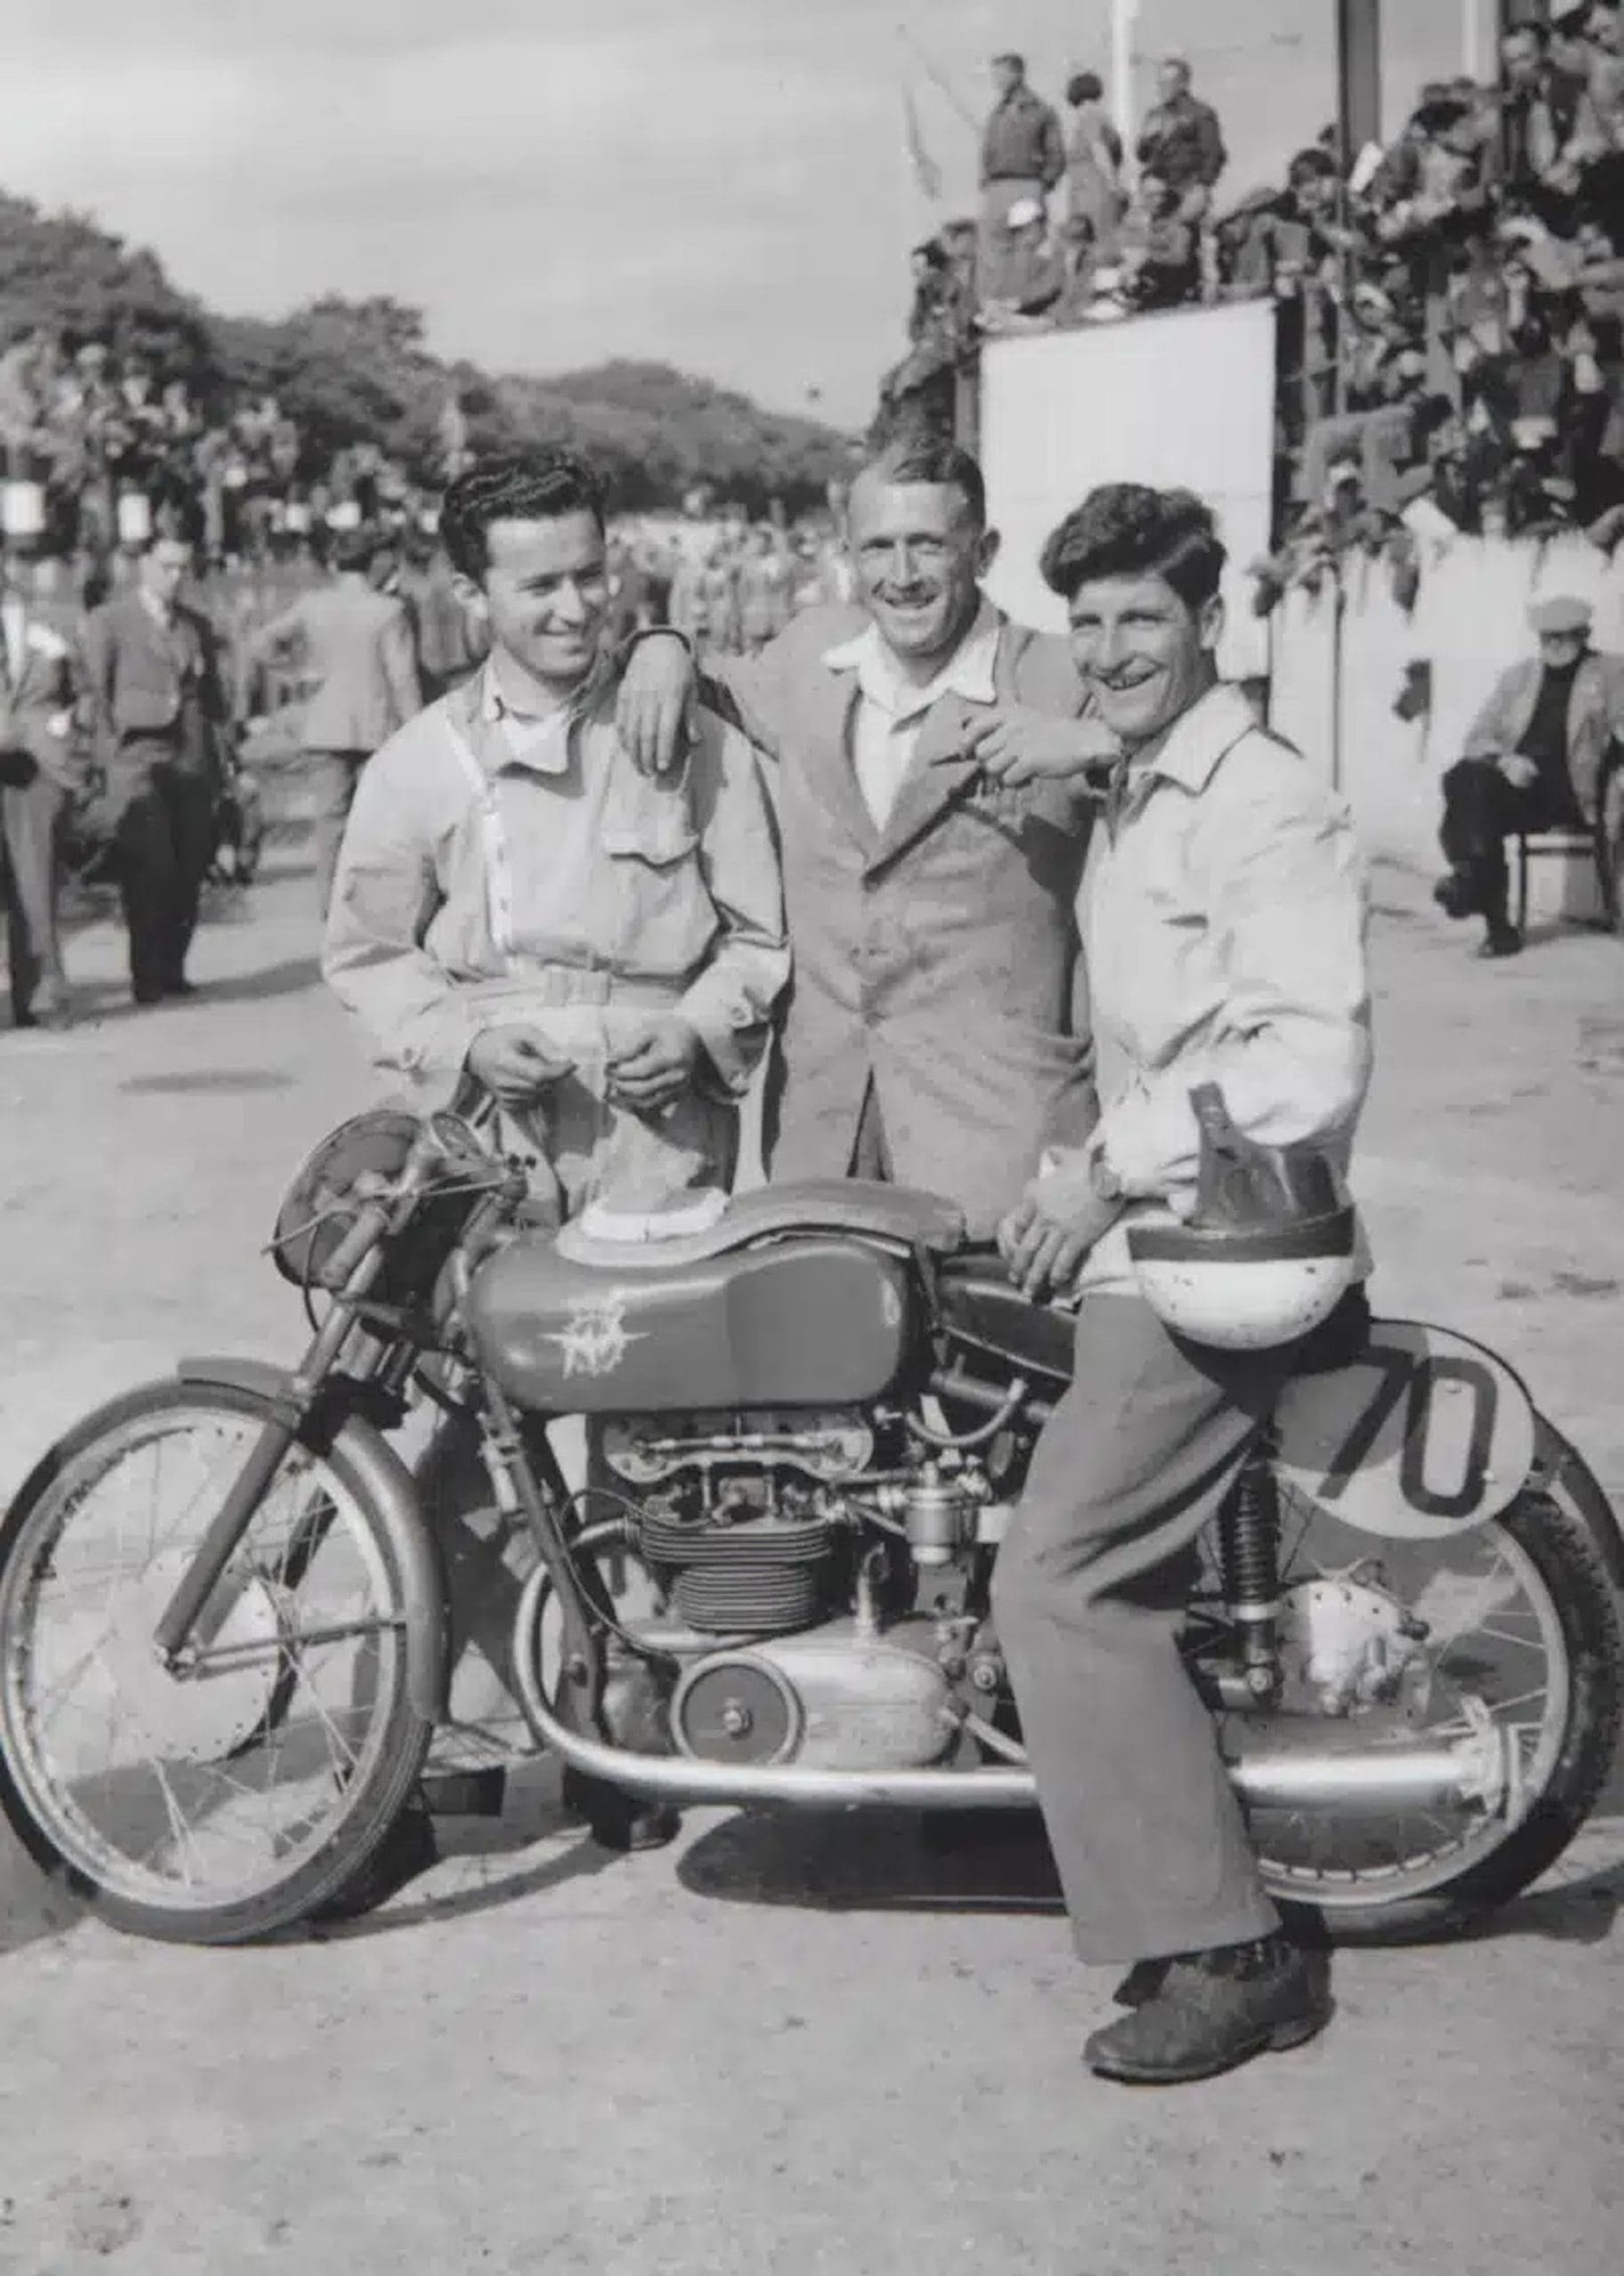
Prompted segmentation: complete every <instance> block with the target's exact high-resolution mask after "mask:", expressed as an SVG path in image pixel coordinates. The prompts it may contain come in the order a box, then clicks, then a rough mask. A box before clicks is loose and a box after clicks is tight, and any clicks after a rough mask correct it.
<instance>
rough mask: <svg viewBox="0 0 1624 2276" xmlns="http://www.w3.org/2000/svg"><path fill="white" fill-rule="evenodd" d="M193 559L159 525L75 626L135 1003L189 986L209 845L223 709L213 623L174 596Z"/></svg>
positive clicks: (179, 539) (174, 533)
mask: <svg viewBox="0 0 1624 2276" xmlns="http://www.w3.org/2000/svg"><path fill="white" fill-rule="evenodd" d="M191 565H192V548H191V545H190V542H189V541H188V539H187V538H186V537H185V536H184V535H182V534H181V533H180V531H179V530H178V529H177V528H175V527H173V526H170V527H164V526H162V525H160V527H159V528H158V530H157V531H156V533H155V534H154V535H153V537H152V538H151V539H149V540H148V544H147V547H146V549H145V551H144V552H143V553H142V555H141V557H140V565H139V570H138V577H137V583H136V586H135V589H134V590H133V592H131V593H129V594H126V595H123V596H121V597H119V598H117V599H116V600H111V601H108V602H106V603H105V604H104V605H102V606H101V607H100V608H99V609H96V610H94V611H93V612H92V614H91V616H90V618H89V620H88V621H87V623H86V626H85V630H84V676H85V682H86V686H87V690H88V693H89V697H90V701H91V705H92V714H93V718H94V725H95V733H96V740H97V744H98V748H99V755H100V760H101V764H102V765H103V767H104V769H105V771H106V774H107V781H108V799H109V805H110V807H111V813H112V821H113V843H114V849H115V854H116V861H117V864H118V876H119V885H120V887H121V889H122V892H123V895H124V922H125V924H126V926H128V928H129V933H130V979H131V985H132V992H133V994H134V998H135V1000H136V1002H137V1003H138V1004H156V1003H158V1002H159V1001H161V1000H162V998H164V997H166V996H187V995H189V994H190V993H191V982H189V981H188V979H187V977H186V956H187V950H188V948H189V947H190V946H191V940H192V934H193V932H194V931H195V929H196V924H197V905H198V900H199V896H200V894H201V893H202V890H203V881H204V877H205V876H206V875H207V873H208V868H209V863H210V862H211V861H212V859H213V854H214V837H215V813H216V802H217V799H218V796H219V789H220V762H221V748H220V746H221V741H222V738H223V735H224V732H225V727H226V722H227V719H228V705H227V701H226V693H225V689H224V685H223V684H222V681H221V677H220V661H219V644H218V641H217V639H216V637H215V634H214V629H213V627H212V625H211V624H210V623H209V622H208V621H207V619H206V618H204V617H203V616H200V615H199V614H198V613H197V612H196V610H195V609H190V608H187V607H185V606H183V605H182V604H181V602H180V587H181V585H182V583H183V582H184V581H185V580H186V577H187V576H188V573H189V572H190V569H191Z"/></svg>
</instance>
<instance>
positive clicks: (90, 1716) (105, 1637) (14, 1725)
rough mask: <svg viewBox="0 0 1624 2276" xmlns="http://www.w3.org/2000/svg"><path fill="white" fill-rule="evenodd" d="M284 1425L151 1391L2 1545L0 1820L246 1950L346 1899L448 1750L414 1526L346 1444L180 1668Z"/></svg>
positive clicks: (186, 1391)
mask: <svg viewBox="0 0 1624 2276" xmlns="http://www.w3.org/2000/svg"><path fill="white" fill-rule="evenodd" d="M266 1419H267V1408H266V1405H265V1402H264V1400H263V1399H261V1398H257V1397H256V1396H254V1394H253V1393H252V1392H250V1391H245V1390H234V1389H230V1388H226V1387H222V1386H218V1385H212V1384H209V1385H204V1384H197V1385H191V1384H178V1383H161V1384H153V1385H150V1386H148V1387H146V1388H144V1389H142V1390H135V1391H132V1392H130V1393H129V1394H128V1395H127V1396H126V1397H124V1398H120V1399H117V1400H116V1401H114V1402H113V1403H112V1404H111V1405H110V1406H105V1407H103V1408H101V1409H100V1411H99V1412H98V1413H96V1414H92V1415H90V1416H89V1417H87V1418H86V1420H85V1421H84V1423H80V1424H79V1425H78V1427H77V1428H76V1430H75V1431H72V1432H71V1433H70V1434H69V1435H68V1438H67V1439H64V1440H63V1441H61V1443H60V1445H59V1446H57V1447H54V1448H53V1449H52V1452H51V1454H50V1455H47V1456H46V1458H45V1459H44V1461H43V1462H42V1463H40V1464H39V1465H38V1467H37V1468H36V1471H35V1472H34V1474H33V1476H32V1477H31V1478H30V1479H28V1483H27V1484H26V1485H25V1487H23V1490H22V1492H21V1494H20V1496H19V1498H18V1500H17V1502H16V1503H15V1504H14V1506H13V1508H12V1511H11V1513H10V1515H9V1517H8V1518H7V1519H6V1522H5V1525H4V1528H3V1529H0V1803H3V1804H4V1808H5V1812H6V1815H8V1817H9V1818H10V1819H11V1821H12V1825H13V1826H14V1827H15V1828H16V1831H17V1832H18V1833H19V1835H20V1838H21V1839H22V1840H23V1841H24V1842H25V1843H26V1844H27V1846H28V1848H29V1849H30V1850H31V1851H32V1853H33V1854H34V1855H35V1856H36V1858H37V1859H38V1860H39V1862H40V1863H42V1864H43V1865H44V1866H45V1867H46V1868H47V1870H54V1871H60V1872H61V1873H63V1874H65V1876H66V1877H67V1879H68V1881H69V1883H70V1884H71V1886H72V1887H74V1888H75V1889H76V1891H77V1892H78V1893H79V1894H80V1895H82V1896H84V1898H85V1899H87V1901H88V1902H89V1903H91V1904H92V1906H93V1907H94V1909H95V1910H96V1911H99V1912H100V1913H101V1914H103V1915H104V1916H105V1917H106V1918H107V1919H109V1920H110V1921H112V1922H114V1923H115V1924H116V1926H118V1927H122V1928H127V1929H130V1930H132V1931H134V1932H135V1933H137V1934H139V1935H149V1936H160V1937H165V1938H170V1939H173V1940H177V1941H180V1942H184V1943H240V1942H243V1941H245V1940H247V1939H249V1938H252V1937H255V1936H260V1935H266V1934H268V1932H270V1931H271V1930H274V1929H276V1928H280V1927H286V1926H287V1925H289V1924H290V1923H292V1922H293V1921H295V1920H298V1919H301V1918H303V1917H305V1916H306V1915H308V1913H310V1912H312V1911H315V1910H316V1908H317V1907H318V1906H320V1905H322V1904H323V1903H327V1902H329V1901H331V1900H332V1898H333V1897H335V1896H336V1895H339V1894H340V1892H341V1891H342V1890H344V1889H345V1888H346V1887H348V1886H349V1885H350V1884H351V1883H352V1882H353V1880H354V1879H356V1876H357V1874H359V1873H360V1872H361V1871H363V1870H364V1867H365V1865H366V1863H367V1862H368V1861H369V1859H370V1858H371V1857H372V1854H373V1852H374V1851H375V1850H376V1848H377V1847H378V1846H379V1844H380V1841H381V1840H382V1839H383V1838H384V1836H385V1835H386V1834H387V1833H388V1830H389V1827H390V1825H391V1824H392V1823H393V1822H394V1820H395V1819H396V1815H398V1813H399V1811H400V1809H401V1807H402V1805H403V1803H404V1801H405V1799H406V1798H407V1796H408V1795H409V1793H410V1792H411V1791H412V1785H413V1783H414V1782H415V1780H416V1778H417V1775H418V1773H419V1771H420V1768H421V1767H422V1762H423V1757H424V1754H425V1751H426V1750H427V1747H428V1739H429V1735H430V1731H431V1728H432V1726H431V1725H430V1723H429V1722H428V1721H427V1720H426V1719H424V1718H423V1717H421V1716H420V1714H419V1712H418V1711H417V1710H416V1708H415V1707H414V1706H413V1704H412V1691H411V1686H410V1684H409V1681H408V1659H409V1653H410V1640H409V1639H410V1629H409V1625H408V1623H407V1619H406V1610H407V1606H406V1595H405V1591H406V1583H405V1579H404V1575H405V1573H406V1572H407V1571H408V1570H409V1569H410V1567H409V1561H408V1559H406V1558H405V1556H404V1554H403V1548H404V1544H403V1543H401V1542H400V1541H398V1540H397V1538H396V1527H398V1526H399V1524H400V1523H401V1520H400V1519H398V1518H397V1517H396V1515H395V1514H394V1513H393V1512H392V1511H388V1510H386V1509H382V1508H380V1507H379V1506H378V1505H377V1503H376V1502H375V1501H374V1499H373V1497H372V1495H370V1494H369V1492H368V1489H367V1485H366V1481H365V1475H364V1470H363V1469H362V1467H361V1466H360V1465H358V1463H356V1459H355V1457H354V1456H353V1455H349V1454H348V1453H347V1451H346V1447H345V1438H344V1433H343V1432H342V1431H340V1432H339V1434H338V1436H337V1438H336V1440H335V1442H334V1444H333V1445H332V1447H331V1449H330V1450H327V1451H324V1452H322V1453H319V1454H318V1453H316V1452H315V1451H314V1450H312V1449H310V1448H308V1447H295V1448H294V1449H293V1451H292V1453H291V1454H290V1455H289V1456H288V1457H287V1459H286V1460H285V1461H284V1463H283V1465H282V1467H281V1469H280V1470H279V1471H277V1473H276V1478H275V1479H274V1480H273V1482H272V1485H271V1487H270V1490H269V1492H268V1495H267V1496H266V1498H265V1501H264V1502H263V1503H262V1504H261V1506H260V1510H259V1511H257V1512H256V1514H255V1516H254V1519H253V1521H252V1525H251V1526H250V1527H249V1531H248V1534H247V1536H246V1538H245V1539H244V1542H243V1543H241V1545H240V1546H239V1548H238V1550H237V1551H236V1554H235V1556H234V1557H233V1559H232V1561H231V1564H230V1566H229V1567H228V1572H227V1575H226V1578H225V1580H224V1581H223V1582H222V1583H221V1586H220V1591H218V1592H217V1595H216V1599H215V1603H216V1605H217V1606H219V1607H221V1609H222V1611H223V1617H220V1619H219V1620H218V1621H217V1622H216V1621H215V1618H214V1615H213V1613H212V1611H210V1610H208V1609H205V1621H206V1622H209V1623H212V1632H209V1631H208V1629H202V1630H200V1631H199V1641H200V1643H201V1646H202V1649H201V1652H200V1655H199V1663H198V1667H197V1670H196V1673H194V1674H192V1675H190V1676H187V1677H177V1676H174V1675H172V1674H170V1673H169V1672H168V1671H166V1670H165V1669H164V1666H163V1665H162V1664H161V1663H160V1662H159V1660H158V1658H157V1656H156V1653H155V1651H154V1649H153V1645H152V1633H153V1629H154V1625H155V1623H156V1621H157V1619H158V1617H159V1615H160V1614H161V1613H162V1611H163V1609H164V1606H165V1604H166V1603H167V1602H168V1600H169V1598H170V1596H171V1595H172V1592H173V1590H174V1588H175V1586H176V1584H177V1583H178V1582H179V1580H180V1576H181V1575H182V1574H183V1573H184V1572H185V1570H186V1569H187V1567H188V1562H189V1560H190V1559H191V1557H192V1555H193V1554H194V1552H195V1551H196V1546H197V1543H198V1542H199V1541H200V1540H201V1538H202V1535H203V1532H204V1528H205V1527H206V1526H207V1525H208V1523H209V1520H210V1519H211V1518H212V1516H213V1514H214V1512H215V1511H217V1510H218V1508H219V1507H220V1502H221V1500H222V1498H223V1496H224V1495H225V1493H226V1490H227V1488H228V1486H229V1484H230V1482H231V1480H232V1479H233V1478H234V1477H235V1476H236V1473H237V1471H239V1470H240V1468H241V1467H242V1464H243V1463H244V1459H245V1458H246V1456H247V1454H248V1452H249V1449H250V1448H251V1447H252V1445H253V1443H254V1441H255V1439H256V1438H257V1436H258V1434H259V1432H260V1429H261V1427H262V1425H263V1423H264V1422H265V1421H266Z"/></svg>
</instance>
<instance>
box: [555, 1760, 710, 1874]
mask: <svg viewBox="0 0 1624 2276" xmlns="http://www.w3.org/2000/svg"><path fill="white" fill-rule="evenodd" d="M559 1799H560V1800H561V1801H562V1802H563V1804H564V1808H565V1809H566V1810H569V1811H571V1812H572V1814H573V1815H575V1816H577V1817H581V1818H584V1819H585V1820H586V1822H587V1831H588V1833H589V1834H590V1835H591V1836H592V1839H594V1841H596V1843H597V1845H598V1847H599V1848H600V1849H614V1850H617V1851H620V1852H621V1853H622V1854H624V1853H625V1852H627V1851H628V1850H633V1849H663V1848H664V1847H666V1844H667V1843H668V1842H670V1841H675V1840H676V1837H677V1835H678V1834H679V1833H680V1832H681V1831H682V1825H683V1822H682V1819H681V1818H680V1817H679V1816H678V1815H677V1813H676V1811H675V1810H674V1809H670V1808H668V1807H666V1805H665V1804H664V1803H662V1802H651V1801H645V1800H644V1799H643V1798H642V1797H641V1796H640V1795H637V1794H628V1792H627V1791H626V1790H625V1788H624V1787H621V1786H611V1785H610V1784H608V1783H606V1781H605V1780H604V1779H602V1778H589V1777H588V1776H587V1775H586V1773H585V1772H584V1771H580V1770H573V1769H571V1768H569V1767H565V1770H564V1778H563V1781H562V1783H561V1786H560V1791H559Z"/></svg>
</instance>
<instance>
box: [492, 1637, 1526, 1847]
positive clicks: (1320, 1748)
mask: <svg viewBox="0 0 1624 2276" xmlns="http://www.w3.org/2000/svg"><path fill="white" fill-rule="evenodd" d="M515 1658H516V1674H517V1678H518V1686H519V1695H520V1699H521V1702H522V1703H523V1706H524V1713H525V1717H526V1719H527V1720H528V1721H529V1724H530V1727H531V1729H532V1732H533V1733H534V1734H535V1736H536V1738H537V1739H538V1740H539V1741H540V1743H541V1744H542V1745H543V1746H548V1747H550V1748H551V1749H552V1750H553V1751H554V1752H555V1753H556V1754H557V1755H558V1756H559V1757H560V1758H561V1759H562V1760H564V1762H566V1763H568V1765H569V1766H570V1767H571V1768H572V1770H579V1771H581V1772H583V1773H584V1774H585V1775H587V1776H588V1777H589V1778H601V1779H604V1780H605V1781H607V1783H609V1784H611V1785H612V1786H623V1787H625V1788H626V1789H627V1790H628V1791H629V1792H631V1793H634V1794H642V1795H646V1796H648V1797H649V1798H650V1799H652V1800H656V1801H663V1802H671V1803H675V1804H677V1805H684V1804H687V1805H692V1804H700V1803H707V1802H708V1803H732V1804H733V1805H735V1806H736V1807H743V1806H746V1805H748V1804H750V1803H778V1804H789V1805H794V1804H799V1805H801V1806H802V1807H810V1808H819V1807H823V1808H834V1809H843V1808H852V1807H861V1806H868V1807H883V1808H891V1809H940V1810H1030V1809H1036V1807H1037V1785H1036V1780H1035V1779H1034V1778H1033V1775H1032V1773H1031V1772H1030V1770H1028V1769H1023V1768H1020V1767H1015V1766H1013V1765H1012V1766H1011V1767H1008V1768H997V1769H992V1770H826V1769H814V1768H811V1767H806V1766H804V1765H802V1766H797V1765H796V1764H795V1763H793V1762H783V1763H780V1762H768V1763H760V1764H756V1763H735V1762H708V1761H703V1760H700V1759H698V1758H696V1757H694V1756H692V1755H682V1754H671V1755H667V1754H633V1753H631V1752H629V1751H628V1750H626V1749H624V1748H621V1747H618V1746H608V1745H605V1744H604V1742H603V1741H602V1740H601V1739H595V1738H587V1737H584V1736H583V1735H582V1734H581V1733H580V1732H579V1731H573V1730H571V1729H570V1727H569V1726H568V1725H567V1724H564V1723H561V1722H560V1721H559V1719H558V1718H557V1717H556V1715H555V1714H554V1713H553V1711H552V1709H551V1708H550V1707H549V1705H548V1702H547V1700H546V1698H545V1697H544V1695H543V1694H542V1691H541V1685H540V1674H539V1672H538V1671H537V1669H536V1667H535V1663H534V1655H533V1653H531V1652H527V1651H522V1652H519V1653H517V1654H516V1655H515ZM1310 1727H1312V1728H1314V1729H1316V1731H1319V1732H1321V1733H1322V1734H1323V1731H1324V1726H1323V1725H1318V1724H1315V1725H1311V1726H1310ZM1340 1728H1342V1729H1346V1728H1347V1727H1346V1726H1340ZM1510 1740H1511V1735H1510V1734H1509V1733H1507V1732H1502V1731H1500V1730H1499V1729H1498V1728H1496V1727H1494V1726H1492V1725H1490V1726H1488V1727H1487V1728H1486V1729H1484V1730H1480V1731H1477V1732H1474V1733H1473V1735H1471V1736H1470V1737H1468V1738H1465V1739H1461V1740H1459V1741H1456V1742H1454V1743H1448V1744H1446V1743H1434V1744H1432V1745H1429V1746H1409V1745H1388V1746H1380V1745H1376V1746H1371V1745H1364V1746H1362V1747H1361V1748H1359V1749H1358V1750H1357V1751H1355V1750H1354V1749H1352V1748H1340V1749H1339V1748H1337V1747H1335V1746H1332V1747H1326V1746H1325V1745H1324V1741H1323V1736H1322V1738H1321V1740H1320V1742H1319V1743H1317V1744H1316V1745H1313V1746H1310V1745H1309V1744H1308V1743H1297V1744H1292V1743H1287V1744H1284V1745H1281V1744H1278V1743H1276V1744H1275V1745H1273V1746H1268V1745H1265V1746H1263V1747H1260V1748H1257V1749H1255V1750H1250V1751H1246V1752H1244V1753H1243V1754H1240V1755H1239V1756H1238V1757H1236V1756H1231V1757H1228V1758H1227V1767H1228V1772H1229V1775H1230V1778H1231V1780H1232V1781H1233V1782H1234V1784H1235V1788H1236V1791H1237V1793H1239V1794H1240V1796H1241V1797H1242V1799H1243V1800H1244V1801H1247V1802H1249V1803H1250V1804H1251V1805H1252V1807H1254V1808H1257V1809H1341V1810H1364V1811H1372V1812H1376V1813H1380V1812H1381V1811H1384V1810H1399V1809H1436V1808H1442V1807H1451V1806H1452V1807H1460V1805H1462V1804H1464V1803H1471V1804H1475V1805H1476V1806H1477V1807H1480V1808H1482V1809H1484V1810H1486V1811H1494V1810H1498V1809H1500V1807H1502V1806H1503V1805H1504V1803H1505V1802H1506V1800H1507V1798H1508V1795H1509V1794H1512V1793H1514V1791H1515V1786H1514V1779H1513V1773H1512V1759H1513V1758H1512V1755H1511V1752H1510Z"/></svg>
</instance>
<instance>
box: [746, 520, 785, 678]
mask: <svg viewBox="0 0 1624 2276" xmlns="http://www.w3.org/2000/svg"><path fill="white" fill-rule="evenodd" d="M790 578H791V571H790V565H789V554H788V548H787V547H786V545H785V544H784V541H783V540H782V538H781V537H780V535H779V533H778V532H777V531H776V530H775V529H773V528H772V527H771V526H770V525H768V524H766V523H762V524H761V525H759V526H758V527H757V528H756V529H755V530H753V531H752V532H751V533H750V540H749V545H748V549H747V551H746V553H745V556H744V558H743V560H742V561H740V564H739V631H740V640H741V643H742V645H743V649H744V653H745V654H746V655H747V656H758V655H759V654H760V653H761V652H762V650H763V649H764V647H765V646H766V645H767V643H768V642H769V641H770V640H775V639H776V638H777V637H778V636H779V634H780V632H781V631H782V630H783V629H784V627H785V626H786V625H787V624H788V621H789V618H790V613H791V611H790V605H789V588H790Z"/></svg>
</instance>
